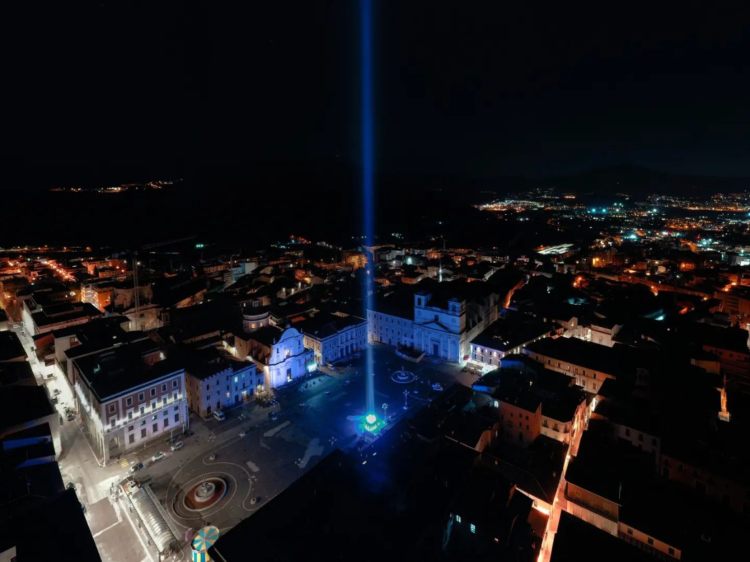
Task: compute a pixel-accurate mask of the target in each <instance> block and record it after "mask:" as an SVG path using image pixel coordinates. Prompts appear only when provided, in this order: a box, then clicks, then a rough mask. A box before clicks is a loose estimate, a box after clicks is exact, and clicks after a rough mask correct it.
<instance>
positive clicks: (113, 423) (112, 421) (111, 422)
mask: <svg viewBox="0 0 750 562" xmlns="http://www.w3.org/2000/svg"><path fill="white" fill-rule="evenodd" d="M115 421H116V420H115V418H112V419H111V420H109V426H110V427H114V426H115Z"/></svg>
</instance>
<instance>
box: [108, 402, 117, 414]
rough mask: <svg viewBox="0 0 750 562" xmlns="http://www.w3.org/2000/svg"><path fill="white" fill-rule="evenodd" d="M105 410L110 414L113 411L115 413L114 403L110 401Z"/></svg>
mask: <svg viewBox="0 0 750 562" xmlns="http://www.w3.org/2000/svg"><path fill="white" fill-rule="evenodd" d="M107 411H108V412H109V413H110V414H114V413H115V405H114V403H111V404H109V405H108V406H107Z"/></svg>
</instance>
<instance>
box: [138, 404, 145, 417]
mask: <svg viewBox="0 0 750 562" xmlns="http://www.w3.org/2000/svg"><path fill="white" fill-rule="evenodd" d="M139 410H140V413H141V415H143V412H144V411H145V408H144V407H143V406H141V407H140V408H139Z"/></svg>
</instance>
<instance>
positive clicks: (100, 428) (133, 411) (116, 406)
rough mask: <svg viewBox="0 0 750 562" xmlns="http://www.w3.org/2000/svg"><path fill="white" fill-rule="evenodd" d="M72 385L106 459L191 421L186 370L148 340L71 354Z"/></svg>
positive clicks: (99, 452) (91, 437)
mask: <svg viewBox="0 0 750 562" xmlns="http://www.w3.org/2000/svg"><path fill="white" fill-rule="evenodd" d="M73 391H74V395H75V399H76V406H77V409H78V412H79V414H80V416H81V421H82V423H83V425H84V427H85V431H84V434H85V435H86V437H87V439H88V440H89V443H90V444H91V448H92V449H93V451H94V453H95V455H96V457H97V460H98V462H99V463H100V464H102V465H106V464H107V463H108V462H109V461H110V460H111V459H112V457H113V456H120V455H123V454H126V453H127V452H129V451H131V450H134V449H136V448H140V447H142V446H143V445H144V444H146V443H149V442H152V441H154V440H157V439H164V437H168V436H171V435H172V434H173V433H175V432H177V433H183V432H184V431H185V430H186V429H187V427H188V421H189V420H188V411H187V397H186V394H185V371H184V369H183V368H182V367H179V366H177V365H176V364H175V363H174V362H173V361H172V360H168V359H164V352H163V351H162V349H161V348H160V347H159V346H158V345H156V344H154V343H153V342H151V341H150V340H143V341H139V342H134V343H131V344H128V345H125V346H119V347H113V348H112V349H108V350H105V351H101V352H99V353H95V354H92V355H87V356H84V357H79V358H76V359H73Z"/></svg>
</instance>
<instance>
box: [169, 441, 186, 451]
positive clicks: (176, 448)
mask: <svg viewBox="0 0 750 562" xmlns="http://www.w3.org/2000/svg"><path fill="white" fill-rule="evenodd" d="M184 446H185V443H183V442H182V441H176V442H174V443H172V446H171V447H170V449H172V450H173V451H179V450H180V449H182V448H183V447H184Z"/></svg>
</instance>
